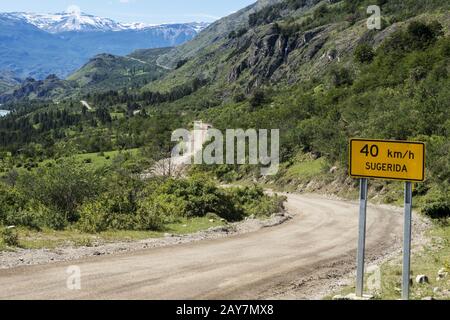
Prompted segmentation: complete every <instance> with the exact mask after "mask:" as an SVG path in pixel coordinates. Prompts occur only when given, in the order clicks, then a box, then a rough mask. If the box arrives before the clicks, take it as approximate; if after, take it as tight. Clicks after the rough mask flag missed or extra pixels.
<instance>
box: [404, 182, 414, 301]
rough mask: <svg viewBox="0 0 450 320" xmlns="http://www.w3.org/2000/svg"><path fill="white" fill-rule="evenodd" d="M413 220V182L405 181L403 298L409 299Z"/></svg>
mask: <svg viewBox="0 0 450 320" xmlns="http://www.w3.org/2000/svg"><path fill="white" fill-rule="evenodd" d="M411 222H412V183H411V182H406V183H405V227H404V236H403V285H402V299H403V300H409V283H410V272H411Z"/></svg>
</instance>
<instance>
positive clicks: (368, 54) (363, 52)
mask: <svg viewBox="0 0 450 320" xmlns="http://www.w3.org/2000/svg"><path fill="white" fill-rule="evenodd" d="M354 57H355V59H356V61H358V62H359V63H371V62H372V61H373V58H374V57H375V52H374V51H373V48H372V47H371V46H369V45H368V44H361V45H359V46H358V47H356V49H355V52H354Z"/></svg>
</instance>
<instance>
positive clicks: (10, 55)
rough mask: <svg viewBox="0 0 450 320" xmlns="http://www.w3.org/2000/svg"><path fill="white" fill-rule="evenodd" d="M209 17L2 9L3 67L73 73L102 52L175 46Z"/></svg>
mask: <svg viewBox="0 0 450 320" xmlns="http://www.w3.org/2000/svg"><path fill="white" fill-rule="evenodd" d="M207 26H208V24H207V23H179V24H163V25H150V24H145V23H119V22H116V21H114V20H112V19H108V18H100V17H96V16H93V15H89V14H85V13H81V12H80V11H79V10H71V11H70V10H69V11H68V12H65V13H57V14H34V13H23V12H13V13H0V71H2V70H7V71H9V72H13V73H14V74H16V75H17V76H18V77H20V78H26V77H28V76H31V77H34V78H37V79H45V78H46V77H47V76H48V75H49V74H56V75H57V76H58V77H60V78H64V77H66V76H68V75H69V74H70V73H72V72H74V71H75V70H76V69H78V68H79V67H81V66H82V65H83V64H85V63H86V62H87V61H89V59H90V58H91V57H93V56H95V55H97V54H100V53H109V54H114V55H127V54H129V53H131V52H132V51H134V50H137V49H152V48H164V47H174V46H178V45H181V44H183V43H185V42H187V41H190V40H192V39H193V38H194V37H196V36H197V34H198V33H199V32H200V31H201V30H203V29H204V28H206V27H207Z"/></svg>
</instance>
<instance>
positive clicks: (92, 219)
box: [77, 201, 108, 233]
mask: <svg viewBox="0 0 450 320" xmlns="http://www.w3.org/2000/svg"><path fill="white" fill-rule="evenodd" d="M79 213H80V219H79V220H78V223H77V227H78V229H79V230H80V231H83V232H87V233H98V232H102V231H106V230H107V229H108V222H107V212H105V207H104V204H103V202H102V201H95V202H92V203H87V204H86V205H84V206H83V207H81V209H80V211H79Z"/></svg>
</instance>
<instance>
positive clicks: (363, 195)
mask: <svg viewBox="0 0 450 320" xmlns="http://www.w3.org/2000/svg"><path fill="white" fill-rule="evenodd" d="M367 190H368V186H367V179H366V178H361V179H360V186H359V239H358V261H357V264H358V269H357V272H356V296H357V297H362V296H363V294H364V258H365V251H366V220H367V219H366V213H367Z"/></svg>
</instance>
